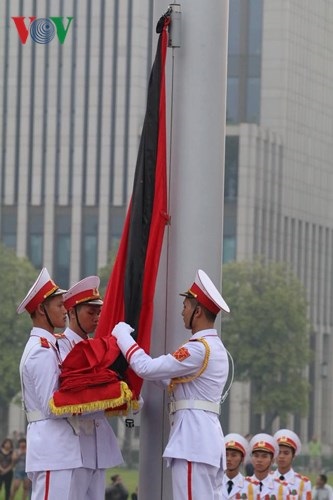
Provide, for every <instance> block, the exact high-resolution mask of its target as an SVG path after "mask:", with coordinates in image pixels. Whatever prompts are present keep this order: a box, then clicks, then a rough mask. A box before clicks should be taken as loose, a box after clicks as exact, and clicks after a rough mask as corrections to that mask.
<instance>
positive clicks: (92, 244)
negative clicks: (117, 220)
mask: <svg viewBox="0 0 333 500" xmlns="http://www.w3.org/2000/svg"><path fill="white" fill-rule="evenodd" d="M97 237H98V214H97V209H96V207H85V208H84V211H83V217H82V248H83V252H82V261H81V274H82V276H89V275H90V274H96V272H97Z"/></svg>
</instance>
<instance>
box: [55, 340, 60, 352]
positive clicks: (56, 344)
mask: <svg viewBox="0 0 333 500" xmlns="http://www.w3.org/2000/svg"><path fill="white" fill-rule="evenodd" d="M55 346H56V348H57V350H58V352H60V348H59V342H58V341H57V340H56V341H55Z"/></svg>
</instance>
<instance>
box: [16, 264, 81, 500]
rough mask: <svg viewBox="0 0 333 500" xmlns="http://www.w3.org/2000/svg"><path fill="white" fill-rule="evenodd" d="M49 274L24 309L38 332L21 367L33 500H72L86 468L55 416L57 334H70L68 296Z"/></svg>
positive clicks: (66, 424) (64, 426)
mask: <svg viewBox="0 0 333 500" xmlns="http://www.w3.org/2000/svg"><path fill="white" fill-rule="evenodd" d="M64 291H65V290H61V289H60V288H59V287H58V286H57V285H56V284H55V283H54V282H53V281H52V280H51V278H50V276H49V273H48V271H47V270H46V268H43V269H42V271H41V272H40V274H39V276H38V278H37V280H36V282H35V283H34V285H33V286H32V287H31V289H30V290H29V292H28V294H27V296H26V297H25V299H24V300H23V301H22V303H21V304H20V305H19V307H18V309H17V312H18V313H19V314H20V313H22V312H23V311H27V312H28V313H29V314H30V316H31V319H32V324H33V328H32V330H31V333H30V338H29V340H28V342H27V344H26V347H25V349H24V352H23V355H22V358H21V363H20V377H21V386H22V400H23V404H24V407H25V410H26V415H27V420H28V429H27V456H26V471H27V473H28V476H29V478H30V479H31V480H32V496H31V499H32V500H60V499H61V500H72V499H71V497H70V486H71V478H72V473H73V469H74V468H76V467H81V466H82V460H81V452H80V442H79V437H78V436H76V435H75V433H74V431H73V428H72V427H71V425H70V424H69V422H68V420H67V419H66V418H64V417H61V418H59V417H58V418H57V417H55V416H54V415H52V414H51V412H50V409H49V400H50V398H51V397H52V395H53V393H54V392H55V391H56V390H57V389H58V378H59V374H60V366H61V358H60V354H59V352H58V348H57V344H56V338H55V336H54V330H55V328H64V326H65V324H66V309H65V307H64V305H63V293H64Z"/></svg>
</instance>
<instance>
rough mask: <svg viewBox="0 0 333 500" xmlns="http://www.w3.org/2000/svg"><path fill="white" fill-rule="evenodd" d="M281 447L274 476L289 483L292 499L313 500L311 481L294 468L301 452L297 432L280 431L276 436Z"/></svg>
mask: <svg viewBox="0 0 333 500" xmlns="http://www.w3.org/2000/svg"><path fill="white" fill-rule="evenodd" d="M274 437H275V439H276V440H277V442H278V445H279V455H278V457H277V459H276V463H277V470H276V471H275V472H274V476H275V477H277V478H278V479H280V480H282V481H286V482H287V483H288V488H289V493H290V496H291V497H295V498H296V497H297V498H299V499H302V500H311V490H312V486H311V481H310V479H309V478H308V477H307V476H303V475H301V474H298V473H297V472H295V471H294V469H293V468H292V465H293V461H294V458H295V457H296V456H297V455H299V453H300V451H301V447H302V445H301V441H300V439H299V437H298V436H297V434H295V432H293V431H290V430H289V429H280V430H279V431H277V432H276V433H275V434H274Z"/></svg>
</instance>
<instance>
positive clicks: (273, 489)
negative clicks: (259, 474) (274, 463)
mask: <svg viewBox="0 0 333 500" xmlns="http://www.w3.org/2000/svg"><path fill="white" fill-rule="evenodd" d="M246 479H250V481H251V482H250V484H249V486H248V492H249V489H250V488H251V485H253V486H254V495H255V496H254V495H253V496H252V494H250V493H249V494H248V498H249V497H250V498H256V499H257V500H259V499H265V497H266V498H272V497H275V498H276V500H289V490H288V487H287V483H282V481H280V480H279V479H276V478H275V477H273V475H272V474H268V476H267V477H265V479H262V481H261V482H262V487H261V491H260V480H259V479H257V478H256V477H255V476H251V477H250V478H246ZM267 495H268V497H267Z"/></svg>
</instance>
